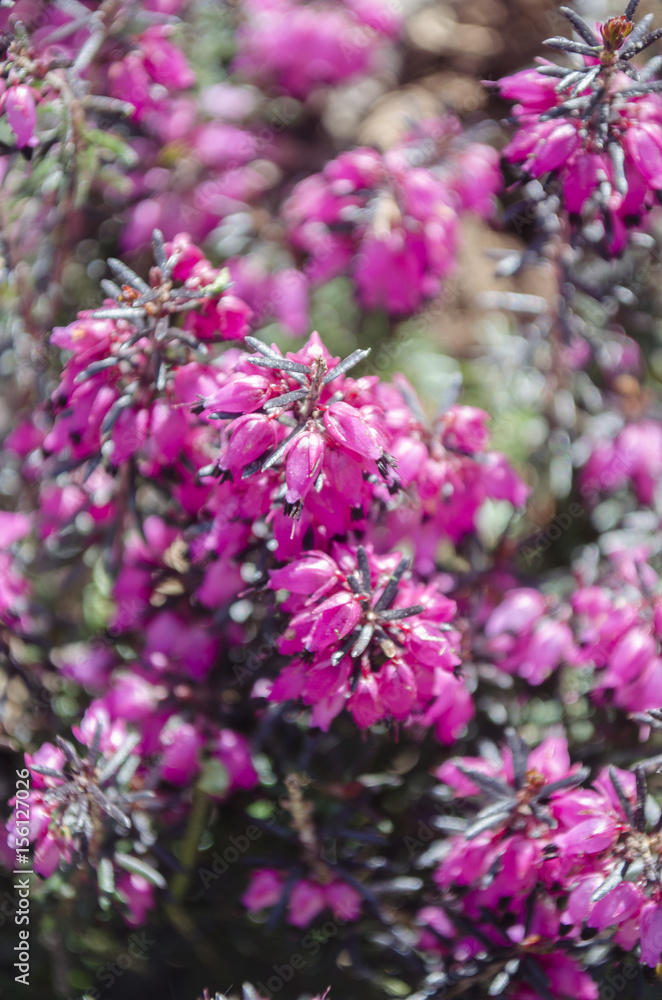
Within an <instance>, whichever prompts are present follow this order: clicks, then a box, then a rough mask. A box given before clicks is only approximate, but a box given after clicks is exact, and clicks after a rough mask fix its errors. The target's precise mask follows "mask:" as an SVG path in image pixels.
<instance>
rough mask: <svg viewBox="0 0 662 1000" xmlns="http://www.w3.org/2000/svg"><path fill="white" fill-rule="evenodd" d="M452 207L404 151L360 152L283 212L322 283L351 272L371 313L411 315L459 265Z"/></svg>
mask: <svg viewBox="0 0 662 1000" xmlns="http://www.w3.org/2000/svg"><path fill="white" fill-rule="evenodd" d="M452 202H453V199H452V195H451V193H450V192H449V189H448V188H447V186H446V185H445V184H444V183H443V182H442V181H441V180H440V179H438V178H437V177H436V176H435V175H434V173H433V172H432V171H431V170H429V169H427V168H424V167H414V166H411V165H410V164H409V163H408V162H407V160H406V157H404V156H403V155H401V154H400V153H399V152H397V151H393V152H391V153H386V154H385V155H384V156H381V155H380V154H379V153H377V152H375V151H374V150H372V149H357V150H354V151H353V152H350V153H343V154H341V156H339V157H338V159H337V160H334V161H332V162H331V163H329V164H327V166H326V167H325V169H324V172H323V173H322V174H314V175H313V176H311V177H307V178H306V179H305V180H303V181H301V182H300V183H299V184H297V186H296V187H295V189H294V191H293V193H292V196H291V197H290V199H289V201H288V202H287V203H286V204H285V206H284V209H283V214H284V217H285V219H286V221H287V224H288V227H289V233H290V240H291V242H292V244H293V246H294V247H295V248H297V249H299V250H303V251H304V252H305V253H307V254H309V256H310V260H309V263H308V264H307V265H306V268H305V271H306V274H307V275H308V276H309V278H310V279H311V280H312V281H313V282H314V283H319V282H322V281H327V280H329V278H332V277H335V276H336V275H338V274H344V273H347V272H349V273H351V275H352V277H353V278H354V280H355V282H356V286H357V290H358V296H359V300H360V302H361V304H362V305H363V306H364V307H365V308H368V309H376V308H382V309H386V310H387V312H389V313H394V314H396V315H407V314H410V313H412V312H415V311H416V310H417V309H418V308H419V307H420V305H421V303H422V302H423V301H424V300H425V299H427V298H432V297H434V296H435V295H436V294H438V292H439V289H440V287H441V279H442V278H443V277H444V276H445V275H446V274H447V273H448V272H449V271H450V270H451V267H452V265H453V263H454V260H455V253H456V243H457V234H456V229H457V217H456V213H455V210H454V208H453V204H452ZM348 223H349V225H348ZM347 230H349V231H347Z"/></svg>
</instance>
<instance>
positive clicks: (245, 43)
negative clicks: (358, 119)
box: [233, 0, 401, 100]
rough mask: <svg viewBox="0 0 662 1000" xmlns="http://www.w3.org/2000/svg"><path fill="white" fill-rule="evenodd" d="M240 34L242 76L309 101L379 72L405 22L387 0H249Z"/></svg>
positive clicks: (237, 62)
mask: <svg viewBox="0 0 662 1000" xmlns="http://www.w3.org/2000/svg"><path fill="white" fill-rule="evenodd" d="M241 13H242V14H243V16H244V22H243V24H241V26H240V27H239V30H238V31H237V36H236V39H237V55H236V57H235V59H234V63H233V68H234V70H236V72H237V73H240V74H242V75H243V76H245V77H247V78H248V79H250V80H252V81H255V82H257V83H260V84H261V85H263V86H266V87H269V86H274V87H276V88H277V89H278V90H280V91H282V92H285V93H287V94H291V95H292V96H293V97H297V98H299V99H300V100H305V99H306V98H307V97H308V96H309V95H310V94H311V93H312V92H314V91H315V90H316V89H318V88H320V87H330V86H333V85H337V84H339V83H341V82H343V81H345V80H351V79H352V78H353V77H356V76H358V75H365V74H367V73H368V72H370V71H373V72H374V71H375V70H376V69H378V64H379V62H380V61H382V62H383V58H384V56H385V49H386V43H387V42H388V41H391V40H395V39H396V38H397V36H398V35H399V33H400V28H401V18H400V17H399V16H398V14H397V13H396V12H395V9H394V6H393V5H391V4H388V3H386V2H384V0H333V3H320V2H317V0H316V2H314V3H302V2H301V0H268V2H266V3H265V2H264V0H244V2H243V3H242V6H241Z"/></svg>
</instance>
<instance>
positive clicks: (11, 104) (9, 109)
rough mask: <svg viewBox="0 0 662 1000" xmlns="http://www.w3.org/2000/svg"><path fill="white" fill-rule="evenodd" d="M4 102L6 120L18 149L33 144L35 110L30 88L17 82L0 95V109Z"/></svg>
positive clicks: (35, 120)
mask: <svg viewBox="0 0 662 1000" xmlns="http://www.w3.org/2000/svg"><path fill="white" fill-rule="evenodd" d="M3 104H4V110H5V113H6V115H7V121H8V122H9V124H10V125H11V128H12V131H13V133H14V135H15V136H16V145H17V146H18V148H19V149H23V148H24V147H25V146H32V145H35V142H36V140H35V138H34V132H35V128H36V125H37V112H36V108H35V100H34V96H33V93H32V89H31V88H30V87H29V86H27V85H26V84H19V85H18V86H16V87H9V89H8V90H7V91H6V92H5V93H4V94H3V95H2V97H0V109H1V108H2V105H3Z"/></svg>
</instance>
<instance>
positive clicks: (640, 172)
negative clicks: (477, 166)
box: [496, 2, 662, 252]
mask: <svg viewBox="0 0 662 1000" xmlns="http://www.w3.org/2000/svg"><path fill="white" fill-rule="evenodd" d="M636 7H637V2H634V3H630V4H629V5H628V9H627V12H626V14H625V15H623V16H621V17H613V18H611V19H610V20H608V21H607V22H605V24H597V25H596V27H595V31H594V30H593V29H592V28H591V27H590V26H589V25H588V24H586V23H585V22H584V21H582V19H581V18H580V17H579V16H578V15H577V14H576V13H575V12H574V11H573V10H571V9H570V8H567V7H562V8H561V11H562V13H563V14H564V15H565V16H566V17H567V18H568V20H569V21H570V22H571V24H572V26H573V28H574V29H575V31H576V32H577V34H578V35H579V36H580V38H581V41H569V40H568V39H566V38H563V37H558V38H551V39H548V41H547V42H546V43H545V44H547V45H549V46H551V47H552V48H556V49H560V50H562V51H564V52H567V53H570V56H571V58H572V59H573V60H574V65H573V67H572V68H571V69H567V68H565V67H562V66H557V65H556V64H554V63H550V62H549V61H547V60H540V61H539V63H540V64H539V66H538V67H537V69H535V70H525V71H523V72H520V73H516V74H515V75H514V76H511V77H505V78H504V79H503V80H500V81H498V83H497V84H496V87H497V88H498V90H499V92H500V93H501V95H502V96H503V97H505V98H508V99H510V100H515V101H517V102H518V103H517V104H516V106H515V108H514V115H515V119H516V121H517V123H518V125H519V126H520V127H519V131H518V132H517V134H516V135H515V137H514V138H513V140H512V142H511V143H510V144H509V146H507V147H506V149H505V151H504V154H505V156H506V158H507V159H509V160H510V161H511V162H513V163H517V164H520V165H521V167H522V171H523V173H524V174H525V175H528V176H530V177H536V178H542V177H543V176H544V175H546V174H548V173H551V174H553V175H554V177H557V178H558V184H557V185H556V187H557V188H558V189H559V190H560V191H561V192H562V194H563V197H564V200H565V205H566V208H567V210H568V212H570V213H571V215H573V216H576V217H577V218H579V216H582V217H584V218H591V217H594V216H596V215H599V216H601V217H602V219H603V221H604V225H605V233H606V241H607V244H608V246H609V248H610V249H611V251H612V252H619V251H620V250H621V249H622V248H623V246H624V245H625V242H626V236H627V234H626V222H627V223H629V222H630V221H631V220H632V219H633V218H636V217H638V216H640V215H641V214H642V213H643V212H644V211H646V210H647V209H649V208H650V207H651V206H652V205H653V204H654V203H655V202H656V195H657V192H658V191H660V190H662V99H661V98H660V96H659V94H658V91H659V89H660V83H659V81H657V80H654V77H655V76H656V74H657V72H658V63H657V61H656V60H653V61H651V62H650V63H649V64H648V66H646V67H645V68H643V69H640V68H635V67H634V66H633V65H632V62H631V60H632V58H633V56H635V55H637V54H638V53H639V52H641V51H642V50H643V49H645V48H646V47H647V46H649V45H651V44H652V43H653V42H655V41H656V40H657V39H658V38H659V36H660V32H659V30H657V31H653V32H650V33H649V32H648V28H649V25H650V19H649V18H644V19H643V20H642V21H641V22H640V23H639V24H638V25H636V26H635V24H634V23H633V21H632V18H633V16H634V12H635V10H636ZM546 183H547V185H548V186H549V182H546Z"/></svg>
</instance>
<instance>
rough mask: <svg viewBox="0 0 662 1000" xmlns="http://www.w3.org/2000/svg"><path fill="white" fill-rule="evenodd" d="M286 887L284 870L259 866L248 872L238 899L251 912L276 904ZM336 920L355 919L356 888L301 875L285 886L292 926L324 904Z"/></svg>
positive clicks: (315, 913)
mask: <svg viewBox="0 0 662 1000" xmlns="http://www.w3.org/2000/svg"><path fill="white" fill-rule="evenodd" d="M286 887H287V879H286V876H285V875H284V873H282V872H279V871H278V870H277V869H274V868H261V869H259V870H257V871H254V872H252V873H251V880H250V884H249V886H248V889H247V890H246V892H245V893H244V894H243V896H242V897H241V902H242V903H243V905H244V906H245V907H246V909H247V910H248V911H249V912H251V913H256V912H258V911H259V910H264V909H267V908H271V907H272V906H275V905H276V904H277V903H278V902H279V901H280V900H281V898H282V896H283V893H284V892H285V890H286ZM327 907H328V908H329V909H331V910H332V912H333V914H334V916H335V917H336V919H337V920H341V921H343V922H344V921H350V920H352V921H353V920H358V918H359V916H360V914H361V897H360V895H359V893H358V892H357V890H356V889H354V888H353V887H352V886H350V885H347V883H346V882H342V881H339V880H335V881H331V882H328V883H325V884H322V883H321V882H318V881H317V880H315V879H314V878H300V879H297V880H296V881H295V882H294V883H293V884H290V887H289V888H288V897H287V914H288V916H287V920H288V923H290V924H292V926H293V927H307V926H308V924H310V923H311V921H313V920H314V919H315V917H317V916H319V914H320V913H321V912H322V911H323V910H324V909H326V908H327Z"/></svg>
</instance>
